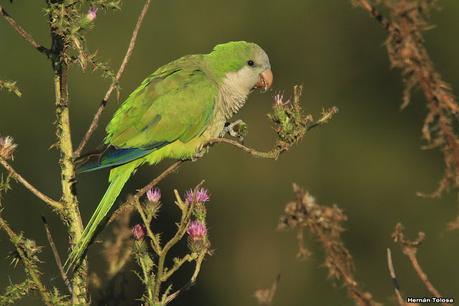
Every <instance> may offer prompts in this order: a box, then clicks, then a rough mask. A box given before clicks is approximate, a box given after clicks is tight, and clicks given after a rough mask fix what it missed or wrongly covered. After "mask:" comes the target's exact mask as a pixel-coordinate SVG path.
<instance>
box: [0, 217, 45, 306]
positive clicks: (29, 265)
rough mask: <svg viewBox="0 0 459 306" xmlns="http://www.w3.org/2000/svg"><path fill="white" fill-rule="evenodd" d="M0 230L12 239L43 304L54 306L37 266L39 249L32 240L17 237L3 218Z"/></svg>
mask: <svg viewBox="0 0 459 306" xmlns="http://www.w3.org/2000/svg"><path fill="white" fill-rule="evenodd" d="M0 229H1V230H3V231H4V232H5V233H6V234H7V236H8V237H9V238H10V241H11V242H12V243H13V245H14V247H15V248H16V252H17V255H18V257H19V258H20V259H21V262H22V264H23V265H24V269H25V271H26V273H27V275H28V276H29V278H30V279H31V280H32V282H33V284H34V288H35V289H37V290H38V292H39V293H40V296H41V298H42V300H43V302H44V303H45V304H46V305H48V306H53V305H54V304H53V298H52V296H51V294H50V293H49V291H48V289H47V288H46V287H45V285H44V284H43V282H42V280H41V278H40V274H41V273H40V272H39V270H38V268H37V266H36V264H37V262H38V259H37V258H36V253H37V252H38V251H39V247H37V246H36V245H35V243H32V241H31V240H28V241H24V238H23V237H22V235H17V234H16V233H15V232H14V231H13V229H12V228H11V227H10V226H9V225H8V223H6V221H5V220H4V219H3V218H2V217H1V216H0Z"/></svg>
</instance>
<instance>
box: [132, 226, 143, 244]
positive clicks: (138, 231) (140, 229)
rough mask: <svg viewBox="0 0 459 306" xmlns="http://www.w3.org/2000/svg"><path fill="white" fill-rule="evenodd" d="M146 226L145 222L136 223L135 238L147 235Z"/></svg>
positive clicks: (133, 230)
mask: <svg viewBox="0 0 459 306" xmlns="http://www.w3.org/2000/svg"><path fill="white" fill-rule="evenodd" d="M145 232H146V228H145V226H144V225H143V224H136V225H134V226H133V227H132V236H133V237H134V239H135V240H142V239H143V237H144V236H145Z"/></svg>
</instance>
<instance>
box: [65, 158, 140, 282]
mask: <svg viewBox="0 0 459 306" xmlns="http://www.w3.org/2000/svg"><path fill="white" fill-rule="evenodd" d="M141 163H142V159H140V160H136V161H133V162H130V163H128V164H124V165H122V166H119V167H117V168H114V169H112V171H111V172H110V179H109V181H110V186H109V187H108V189H107V191H106V192H105V194H104V196H103V198H102V200H100V203H99V205H98V206H97V208H96V211H95V212H94V214H93V215H92V217H91V219H90V220H89V223H88V224H87V225H86V228H85V229H84V232H83V235H82V236H81V238H80V240H79V242H78V243H77V244H76V245H75V246H74V248H73V249H72V251H71V252H70V254H69V257H68V258H67V261H66V262H65V264H64V268H65V270H66V272H70V273H72V272H73V271H74V270H75V268H76V267H77V266H78V265H79V264H80V262H81V259H82V258H83V256H84V254H85V253H86V250H87V248H88V246H89V244H90V243H91V241H92V240H93V239H94V236H95V234H96V233H97V232H98V229H99V226H100V225H101V223H102V221H103V220H104V219H105V216H106V215H107V213H108V212H109V211H110V209H111V208H112V206H113V204H114V203H115V200H116V198H117V197H118V195H119V194H120V192H121V190H122V189H123V186H124V184H126V182H127V180H128V179H129V177H130V176H131V174H132V173H133V172H134V171H135V169H136V168H137V167H138V166H139V165H140V164H141Z"/></svg>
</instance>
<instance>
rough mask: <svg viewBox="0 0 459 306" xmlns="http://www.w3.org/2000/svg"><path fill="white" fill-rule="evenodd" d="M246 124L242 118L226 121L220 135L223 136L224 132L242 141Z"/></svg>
mask: <svg viewBox="0 0 459 306" xmlns="http://www.w3.org/2000/svg"><path fill="white" fill-rule="evenodd" d="M246 130H247V124H246V123H245V122H244V121H242V120H240V119H239V120H236V121H234V122H232V123H227V124H226V126H225V128H224V129H223V131H222V133H221V134H220V137H224V136H225V135H226V133H228V134H230V135H231V136H232V137H235V138H238V139H239V142H243V141H244V136H245V135H246Z"/></svg>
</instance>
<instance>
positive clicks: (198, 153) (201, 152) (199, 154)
mask: <svg viewBox="0 0 459 306" xmlns="http://www.w3.org/2000/svg"><path fill="white" fill-rule="evenodd" d="M207 152H209V146H204V147H200V148H199V149H198V150H196V153H195V154H194V155H193V156H192V157H191V161H192V162H194V161H197V160H198V159H200V158H201V157H203V156H204V155H205V154H206V153H207Z"/></svg>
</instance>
